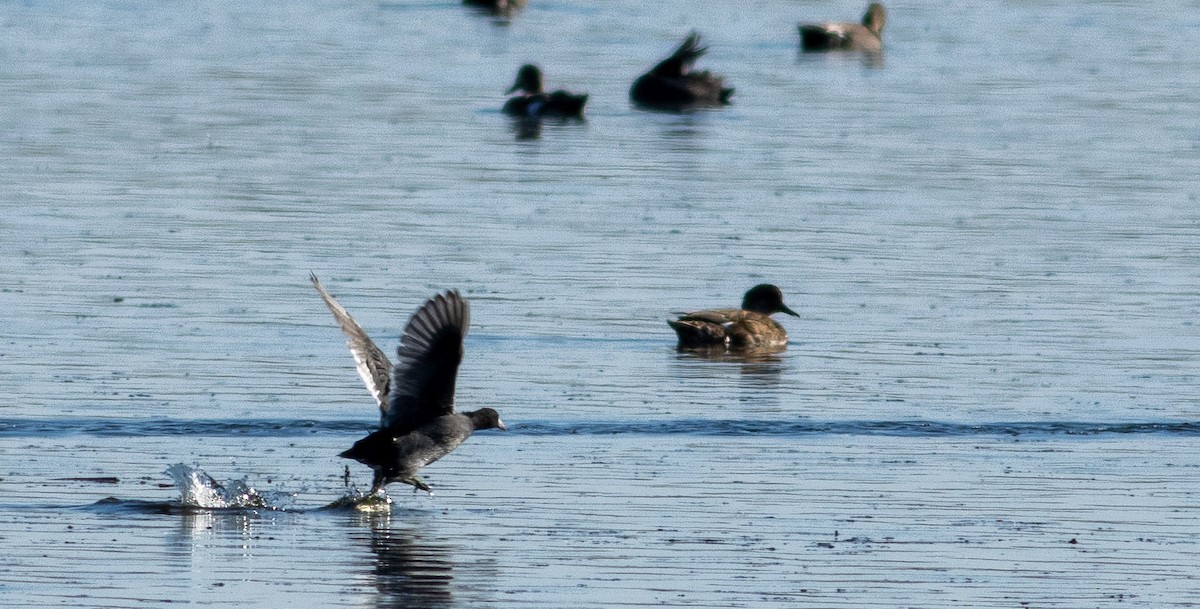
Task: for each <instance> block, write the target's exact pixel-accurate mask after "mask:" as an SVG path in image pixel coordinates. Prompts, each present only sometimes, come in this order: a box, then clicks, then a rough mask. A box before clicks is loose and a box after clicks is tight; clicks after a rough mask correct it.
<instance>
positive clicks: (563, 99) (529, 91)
mask: <svg viewBox="0 0 1200 609" xmlns="http://www.w3.org/2000/svg"><path fill="white" fill-rule="evenodd" d="M517 91H520V92H521V94H520V95H516V96H513V97H510V98H508V101H507V102H505V103H504V113H505V114H508V115H510V116H517V117H522V118H543V117H558V118H583V106H584V104H586V103H587V100H588V96H587V94H586V93H584V94H581V95H578V94H575V93H568V92H567V91H563V90H561V89H560V90H558V91H553V92H550V93H546V92H545V91H544V90H543V88H542V70H541V68H538V67H537V66H535V65H533V64H525V65H523V66H521V69H520V70H517V81H516V82H514V83H513V86H512V88H510V89H509V90H508V91H507V93H515V92H517Z"/></svg>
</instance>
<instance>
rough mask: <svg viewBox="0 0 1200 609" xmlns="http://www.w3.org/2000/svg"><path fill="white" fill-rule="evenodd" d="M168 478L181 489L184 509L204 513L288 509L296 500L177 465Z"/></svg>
mask: <svg viewBox="0 0 1200 609" xmlns="http://www.w3.org/2000/svg"><path fill="white" fill-rule="evenodd" d="M166 474H167V475H168V476H170V477H171V480H173V481H174V482H175V486H176V488H178V489H179V502H180V503H181V504H183V506H184V507H194V508H203V509H247V508H261V509H269V510H282V509H286V506H287V504H288V503H290V502H291V500H292V499H293V495H291V494H290V493H283V492H278V491H266V492H260V491H258V489H255V488H254V487H253V486H250V485H249V484H246V481H245V480H229V481H226V482H225V483H220V482H217V481H216V480H215V479H214V478H213V477H212V476H210V475H208V474H207V473H205V472H204V470H200V469H195V468H192V467H188V466H186V465H184V464H182V463H176V464H175V465H172V466H170V467H168V468H167V470H166Z"/></svg>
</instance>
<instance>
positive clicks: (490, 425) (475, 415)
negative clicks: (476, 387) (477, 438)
mask: <svg viewBox="0 0 1200 609" xmlns="http://www.w3.org/2000/svg"><path fill="white" fill-rule="evenodd" d="M463 414H465V415H467V416H468V417H470V418H471V422H472V423H474V424H475V429H476V430H480V429H499V430H500V431H504V430H505V429H508V428H507V427H505V426H504V421H501V420H500V413H498V412H496V411H495V410H492V409H491V408H480V409H479V410H476V411H474V412H466V413H463Z"/></svg>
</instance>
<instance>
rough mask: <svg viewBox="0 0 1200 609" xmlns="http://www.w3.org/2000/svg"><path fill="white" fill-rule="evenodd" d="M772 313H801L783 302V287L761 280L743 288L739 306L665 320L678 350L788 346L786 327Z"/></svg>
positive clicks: (739, 350) (775, 349) (779, 347)
mask: <svg viewBox="0 0 1200 609" xmlns="http://www.w3.org/2000/svg"><path fill="white" fill-rule="evenodd" d="M774 313H787V314H788V315H794V316H796V317H799V316H800V315H799V314H798V313H796V312H795V311H793V310H791V309H789V308H788V307H787V305H785V304H783V291H781V290H780V289H779V288H777V287H775V286H773V285H771V284H769V283H764V284H760V285H756V286H754V287H752V288H750V289H749V290H748V291H747V292H746V295H745V296H744V297H743V298H742V308H740V309H714V310H708V311H694V312H692V313H685V314H684V315H682V316H680V317H679V319H677V320H674V321H668V322H667V324H669V325H670V326H671V327H672V328H674V329H675V334H677V335H678V336H679V347H678V348H679V349H680V350H705V351H711V350H714V349H722V350H728V351H730V352H742V353H744V352H753V351H778V350H782V349H784V348H785V347H787V331H786V330H784V329H783V326H781V325H779V322H777V321H775V320H774V319H771V315H772V314H774Z"/></svg>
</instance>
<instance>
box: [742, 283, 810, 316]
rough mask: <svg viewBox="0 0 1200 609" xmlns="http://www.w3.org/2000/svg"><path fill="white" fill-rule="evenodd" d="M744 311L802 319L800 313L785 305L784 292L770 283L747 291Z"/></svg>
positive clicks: (743, 301) (743, 300)
mask: <svg viewBox="0 0 1200 609" xmlns="http://www.w3.org/2000/svg"><path fill="white" fill-rule="evenodd" d="M742 309H743V310H745V311H754V312H755V313H762V314H763V315H770V314H772V313H787V314H788V315H794V316H796V317H800V314H799V313H797V312H795V311H793V310H791V309H789V308H787V305H785V304H783V291H782V290H780V289H779V288H777V287H775V286H773V285H771V284H769V283H763V284H759V285H756V286H754V287H752V288H750V289H749V290H748V291H746V295H745V296H744V297H743V298H742Z"/></svg>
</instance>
